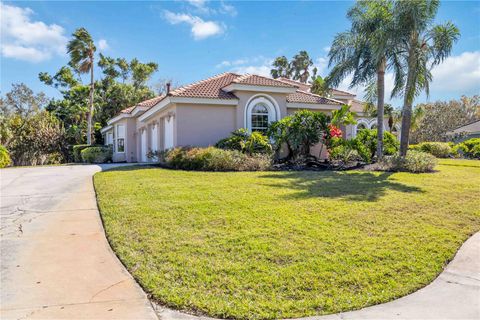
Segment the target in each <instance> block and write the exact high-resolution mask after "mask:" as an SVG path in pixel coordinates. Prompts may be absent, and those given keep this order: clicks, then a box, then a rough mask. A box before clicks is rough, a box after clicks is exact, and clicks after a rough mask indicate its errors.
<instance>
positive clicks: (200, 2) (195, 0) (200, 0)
mask: <svg viewBox="0 0 480 320" xmlns="http://www.w3.org/2000/svg"><path fill="white" fill-rule="evenodd" d="M187 2H188V3H189V4H191V5H192V6H194V7H197V8H203V7H205V4H206V3H207V1H205V0H187Z"/></svg>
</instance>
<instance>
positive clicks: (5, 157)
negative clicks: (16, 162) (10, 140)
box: [0, 145, 12, 168]
mask: <svg viewBox="0 0 480 320" xmlns="http://www.w3.org/2000/svg"><path fill="white" fill-rule="evenodd" d="M10 163H12V159H10V154H9V153H8V150H7V148H5V147H4V146H2V145H0V168H5V167H6V166H8V165H10Z"/></svg>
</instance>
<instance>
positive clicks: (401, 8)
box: [394, 0, 460, 156]
mask: <svg viewBox="0 0 480 320" xmlns="http://www.w3.org/2000/svg"><path fill="white" fill-rule="evenodd" d="M438 6H439V0H410V1H398V2H396V4H395V10H394V12H395V20H396V24H397V31H398V33H399V34H401V36H402V37H403V41H402V42H401V44H402V45H403V50H404V61H405V65H406V69H407V72H406V74H407V77H406V78H407V80H406V84H405V87H404V89H403V110H402V135H401V139H400V155H401V156H405V155H406V154H407V150H408V139H409V134H410V127H411V123H412V104H413V100H414V99H415V97H416V96H418V94H420V92H422V91H425V92H426V94H427V95H428V93H429V83H430V81H432V74H431V70H432V68H433V67H434V66H436V65H438V64H440V63H441V62H442V61H443V60H444V59H445V58H447V57H448V56H449V55H450V53H451V51H452V46H453V43H454V42H456V41H457V40H458V38H459V36H460V32H459V30H458V28H457V27H456V26H455V25H454V24H453V23H451V22H447V23H445V24H441V25H435V26H432V23H433V21H434V19H435V16H436V14H437V10H438Z"/></svg>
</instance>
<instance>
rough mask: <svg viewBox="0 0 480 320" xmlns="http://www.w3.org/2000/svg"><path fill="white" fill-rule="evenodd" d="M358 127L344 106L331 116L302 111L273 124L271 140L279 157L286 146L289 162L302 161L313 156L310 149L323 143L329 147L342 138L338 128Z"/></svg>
mask: <svg viewBox="0 0 480 320" xmlns="http://www.w3.org/2000/svg"><path fill="white" fill-rule="evenodd" d="M353 123H355V119H354V115H353V113H351V112H350V107H349V106H347V105H344V106H342V107H341V108H340V109H339V110H335V111H333V112H332V115H331V116H330V115H327V114H324V113H321V112H313V111H309V110H301V111H298V112H296V113H294V114H292V115H290V116H287V117H285V118H283V119H281V120H279V121H275V122H273V123H271V124H270V126H269V130H268V136H269V137H270V139H272V141H273V143H274V149H275V151H276V152H277V153H278V152H279V151H280V149H281V147H282V146H284V145H285V146H286V147H287V149H288V155H287V157H286V159H292V158H293V159H298V158H300V157H306V156H309V155H310V147H312V146H314V145H316V144H317V143H320V142H321V143H323V144H324V145H326V146H327V147H328V146H329V145H330V144H331V139H332V137H340V136H341V135H342V131H341V130H340V129H339V128H338V126H340V125H342V124H353Z"/></svg>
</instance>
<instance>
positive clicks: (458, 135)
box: [447, 120, 480, 142]
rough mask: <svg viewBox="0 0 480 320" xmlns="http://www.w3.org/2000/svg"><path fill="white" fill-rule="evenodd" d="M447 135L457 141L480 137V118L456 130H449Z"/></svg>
mask: <svg viewBox="0 0 480 320" xmlns="http://www.w3.org/2000/svg"><path fill="white" fill-rule="evenodd" d="M447 136H449V137H450V138H451V139H452V140H455V141H457V142H461V141H465V140H468V139H471V138H480V120H477V121H474V122H472V123H469V124H467V125H464V126H461V127H458V128H457V129H455V130H452V131H448V132H447Z"/></svg>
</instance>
